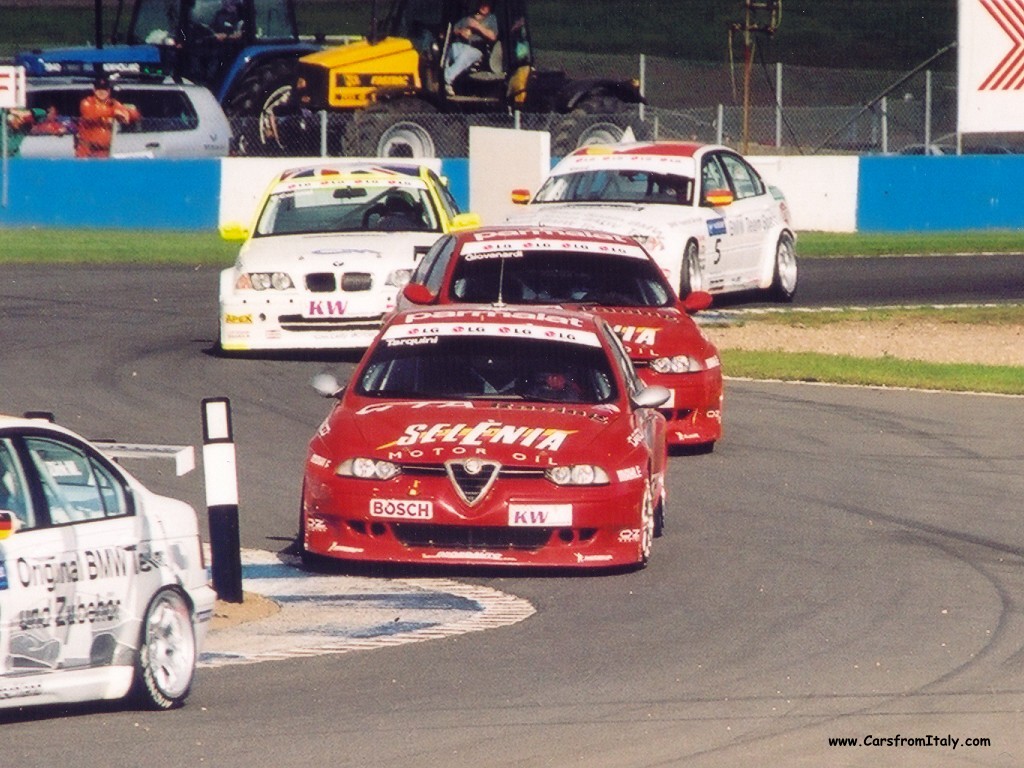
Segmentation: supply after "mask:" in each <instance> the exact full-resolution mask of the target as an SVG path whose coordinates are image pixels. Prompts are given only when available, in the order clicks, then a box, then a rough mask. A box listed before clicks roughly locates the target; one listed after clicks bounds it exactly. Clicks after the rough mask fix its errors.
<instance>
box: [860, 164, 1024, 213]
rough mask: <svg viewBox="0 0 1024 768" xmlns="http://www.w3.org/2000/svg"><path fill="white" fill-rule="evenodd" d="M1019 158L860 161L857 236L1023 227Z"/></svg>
mask: <svg viewBox="0 0 1024 768" xmlns="http://www.w3.org/2000/svg"><path fill="white" fill-rule="evenodd" d="M1021 178H1024V155H963V156H960V157H956V156H942V157H924V156H921V157H914V156H905V157H904V156H900V157H862V158H861V159H860V173H859V179H858V194H857V200H858V203H857V230H858V231H859V232H928V231H950V230H963V229H1021V228H1024V191H1022V184H1021V181H1020V180H1021Z"/></svg>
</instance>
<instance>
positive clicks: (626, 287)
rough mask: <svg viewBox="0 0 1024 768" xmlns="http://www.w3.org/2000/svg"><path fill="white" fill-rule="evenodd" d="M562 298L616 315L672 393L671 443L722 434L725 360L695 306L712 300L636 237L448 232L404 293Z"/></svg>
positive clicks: (695, 442) (650, 374) (499, 301)
mask: <svg viewBox="0 0 1024 768" xmlns="http://www.w3.org/2000/svg"><path fill="white" fill-rule="evenodd" d="M466 302H472V303H484V304H490V305H495V306H499V305H504V304H531V305H545V304H547V305H550V304H558V305H562V306H567V307H570V306H572V307H574V308H579V309H587V310H590V311H593V312H595V313H597V314H599V315H600V316H601V317H603V318H604V319H605V320H607V321H608V322H609V323H610V324H611V325H612V327H613V328H614V329H615V332H616V333H617V334H618V335H619V337H620V338H621V339H622V341H623V343H624V344H625V347H626V350H627V351H628V352H629V356H630V357H631V358H632V360H633V365H634V366H636V369H637V372H638V373H639V374H640V378H641V379H643V380H644V381H645V382H647V383H648V384H659V385H661V386H663V387H666V388H667V389H668V390H669V391H670V392H671V393H672V396H671V397H670V398H669V400H668V402H666V403H665V405H663V406H662V408H661V412H662V414H664V416H665V418H666V419H667V420H668V441H669V444H670V445H677V446H689V447H693V448H696V449H699V450H702V451H710V450H712V449H713V448H714V444H715V441H717V440H718V439H719V438H720V437H721V436H722V368H721V364H720V361H719V357H718V350H717V349H716V348H715V345H714V344H712V342H711V341H710V340H709V339H708V338H707V336H705V335H704V333H703V332H702V331H701V329H700V328H699V327H698V326H697V324H696V323H695V322H694V321H693V320H692V319H691V315H693V314H695V313H696V312H698V311H699V310H701V309H706V308H707V307H708V306H709V305H710V304H711V295H710V294H708V293H706V292H703V291H694V292H692V293H690V294H689V295H688V296H687V297H686V299H684V300H683V301H680V300H679V298H678V297H677V296H676V293H675V291H674V290H673V289H672V287H671V286H670V285H669V282H668V279H667V278H666V277H665V275H664V273H663V272H662V271H661V270H660V269H659V268H658V265H657V264H656V263H655V262H654V260H653V259H652V258H651V256H650V255H649V254H648V253H647V252H646V251H645V250H644V249H643V248H642V247H641V246H640V244H639V243H637V242H636V241H635V240H634V239H633V238H631V237H627V236H625V235H614V234H609V233H604V232H593V231H586V230H581V229H553V228H532V227H527V228H516V227H492V228H487V229H481V230H477V231H475V232H466V233H460V234H457V235H448V236H445V237H442V238H441V239H440V240H439V241H438V242H437V243H435V245H434V246H433V247H432V248H431V249H430V250H429V251H428V252H427V254H426V255H425V256H424V257H423V259H422V260H421V261H420V263H419V264H418V265H417V267H416V270H415V272H414V273H413V276H412V279H411V281H410V283H409V284H408V285H406V286H405V289H404V291H403V293H402V294H401V295H400V297H399V300H398V307H399V308H400V309H403V308H406V309H407V308H410V307H412V306H415V305H427V304H450V303H466Z"/></svg>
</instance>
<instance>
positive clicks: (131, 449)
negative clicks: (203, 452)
mask: <svg viewBox="0 0 1024 768" xmlns="http://www.w3.org/2000/svg"><path fill="white" fill-rule="evenodd" d="M92 443H93V445H95V446H96V448H97V449H99V451H100V452H101V453H103V455H104V456H107V457H109V458H111V459H113V460H114V461H117V460H118V459H172V460H173V461H174V472H175V474H177V475H178V477H181V476H182V475H187V474H188V473H189V472H191V471H192V470H193V469H195V468H196V452H195V450H194V449H193V448H192V446H191V445H148V444H145V443H115V442H112V441H106V440H93V441H92Z"/></svg>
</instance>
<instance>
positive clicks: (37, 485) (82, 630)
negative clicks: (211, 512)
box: [0, 415, 215, 709]
mask: <svg viewBox="0 0 1024 768" xmlns="http://www.w3.org/2000/svg"><path fill="white" fill-rule="evenodd" d="M157 456H167V457H171V458H174V459H175V460H176V462H177V464H178V472H179V474H182V473H184V472H185V471H188V470H189V469H191V464H192V463H193V459H192V449H191V447H185V448H178V447H177V446H148V445H133V444H114V443H99V442H95V443H90V442H88V441H86V440H84V439H83V438H81V437H79V436H78V435H76V434H74V433H73V432H70V431H68V430H66V429H63V428H61V427H59V426H57V425H55V424H53V423H51V422H49V421H47V420H45V419H41V418H14V417H10V416H2V415H0V709H8V708H12V707H24V706H31V705H39V704H62V703H68V702H78V701H91V700H99V699H120V698H123V697H125V696H128V695H132V696H133V698H134V700H135V702H136V703H138V704H140V705H141V706H143V707H146V708H150V709H170V708H171V707H175V706H178V705H180V704H182V703H183V702H184V701H185V698H186V697H187V696H188V693H189V690H190V689H191V687H192V682H193V678H194V674H195V666H196V661H197V658H198V655H199V649H200V647H201V645H202V642H203V639H204V637H205V635H206V631H207V627H208V626H209V622H210V619H211V617H212V615H213V607H214V599H215V594H214V591H213V589H212V588H211V586H210V585H209V583H208V579H207V575H206V567H205V564H204V563H203V555H202V550H201V545H200V539H199V528H198V521H197V518H196V513H195V510H193V509H192V507H190V506H189V505H188V504H186V503H184V502H181V501H177V500H175V499H170V498H167V497H164V496H158V495H157V494H155V493H152V492H151V491H149V490H147V489H146V488H145V487H143V486H142V484H141V483H140V482H139V481H138V480H137V479H135V478H134V477H133V476H132V475H130V474H129V473H128V472H126V471H125V470H124V469H123V468H122V467H121V466H120V465H119V464H118V463H116V462H115V461H114V459H116V458H122V457H139V458H148V457H157Z"/></svg>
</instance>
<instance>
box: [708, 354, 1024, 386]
mask: <svg viewBox="0 0 1024 768" xmlns="http://www.w3.org/2000/svg"><path fill="white" fill-rule="evenodd" d="M720 355H721V358H722V371H723V373H725V375H726V376H732V377H737V378H751V379H779V380H782V381H808V382H828V383H832V384H855V385H860V386H876V387H906V388H909V389H937V390H947V391H952V392H991V393H996V394H1003V395H1024V368H1018V367H1012V366H1002V365H972V364H964V363H954V364H950V363H928V362H921V361H916V360H900V359H897V358H894V357H881V358H864V357H852V356H849V355H827V354H822V353H818V352H751V351H747V350H739V349H725V350H721V352H720Z"/></svg>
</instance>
